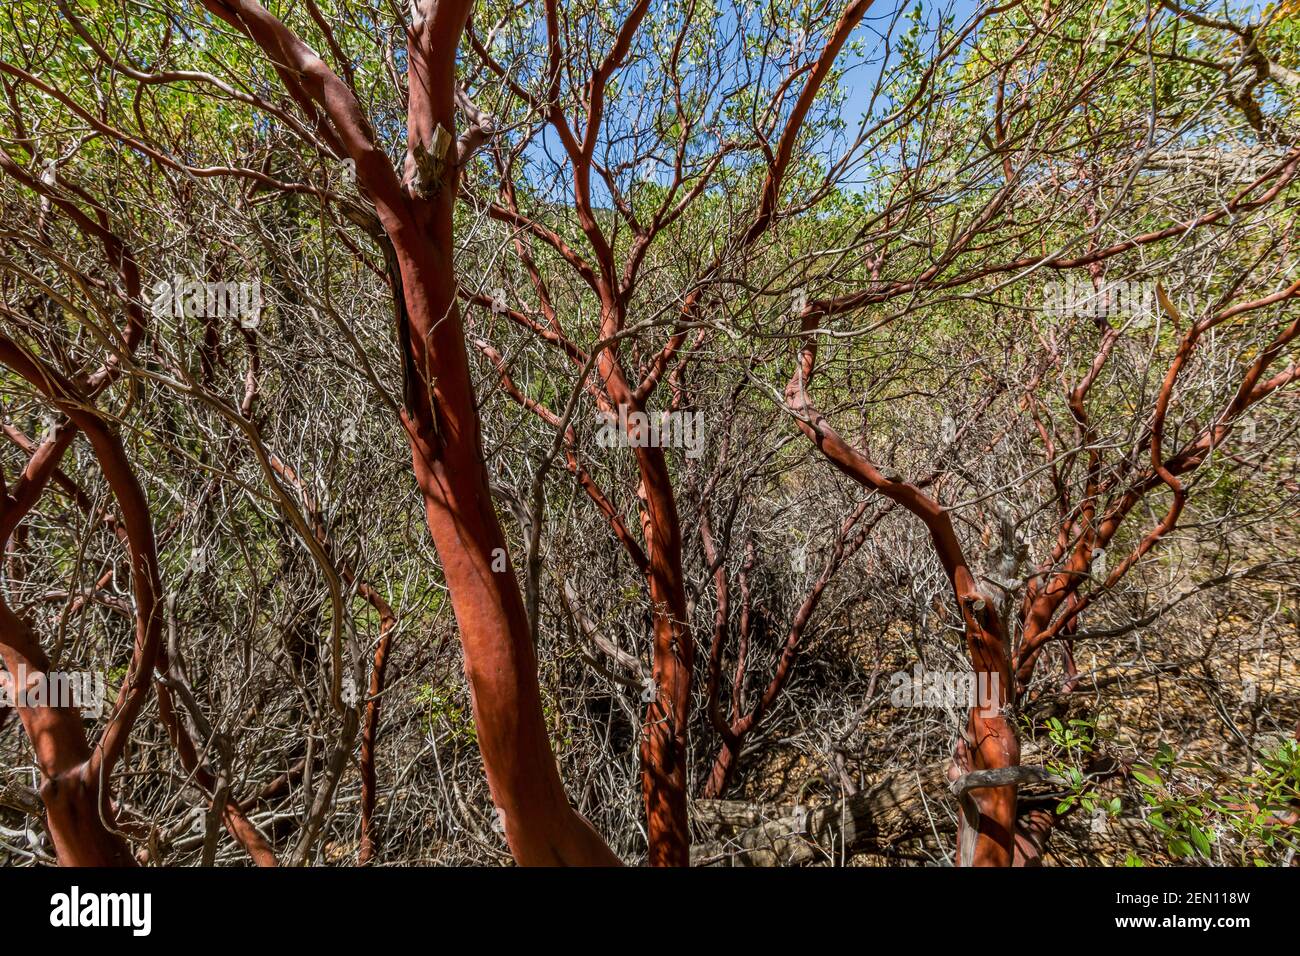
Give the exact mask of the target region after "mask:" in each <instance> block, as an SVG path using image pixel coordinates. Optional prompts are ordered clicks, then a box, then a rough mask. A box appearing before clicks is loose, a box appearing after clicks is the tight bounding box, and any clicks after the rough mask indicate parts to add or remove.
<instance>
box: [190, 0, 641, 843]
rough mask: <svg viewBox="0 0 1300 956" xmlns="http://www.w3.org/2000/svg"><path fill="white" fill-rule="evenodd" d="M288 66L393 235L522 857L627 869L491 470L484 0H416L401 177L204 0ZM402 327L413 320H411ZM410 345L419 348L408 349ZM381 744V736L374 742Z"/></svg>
mask: <svg viewBox="0 0 1300 956" xmlns="http://www.w3.org/2000/svg"><path fill="white" fill-rule="evenodd" d="M204 5H205V6H206V7H207V9H208V10H210V11H211V12H212V13H214V14H215V15H216V16H219V17H221V18H222V19H223V20H224V21H226V22H227V23H229V24H230V25H231V26H232V27H235V28H236V29H238V30H240V31H241V32H243V33H245V34H246V35H248V36H249V37H250V38H251V39H252V40H253V41H254V42H256V43H257V44H258V46H260V47H261V48H262V50H263V51H264V52H265V53H266V54H267V55H268V56H269V57H270V58H271V60H272V62H273V63H274V64H275V69H276V72H277V73H278V75H279V77H280V80H281V82H282V83H283V84H284V86H285V89H286V90H287V91H288V92H289V94H290V95H291V96H292V97H293V98H294V99H295V101H296V102H297V103H298V105H299V107H300V108H301V109H302V111H303V112H304V114H305V115H306V116H307V118H308V120H309V121H311V122H312V123H313V124H314V126H315V127H316V129H317V131H318V133H319V134H320V135H321V136H322V138H323V139H324V141H325V142H326V143H327V144H329V146H330V147H331V148H332V149H333V150H334V151H335V153H336V155H338V156H339V157H340V158H350V159H351V160H352V161H353V162H354V163H355V164H356V175H357V185H358V187H359V188H360V189H361V190H363V192H364V193H365V194H366V196H367V198H369V199H370V200H371V201H372V202H373V203H374V206H375V210H376V212H377V213H378V216H379V221H380V224H381V226H382V228H383V230H384V233H385V234H386V236H387V239H388V240H389V241H390V242H391V243H392V247H393V259H392V261H393V262H395V264H396V273H395V275H394V278H395V279H400V281H394V282H393V287H394V294H395V295H398V296H400V297H401V301H400V302H398V303H397V304H396V308H397V314H398V316H399V320H400V317H405V320H406V321H405V324H406V325H407V326H408V328H407V329H406V331H408V332H409V340H407V341H403V342H402V343H401V345H402V350H403V356H402V357H403V366H404V369H405V370H406V373H407V376H408V377H409V378H410V379H411V380H410V381H408V382H407V383H406V386H407V387H406V388H404V390H403V392H404V395H405V398H406V406H407V407H406V408H405V409H404V410H403V413H402V416H401V417H402V425H403V427H404V429H405V431H406V434H407V438H408V440H409V442H410V446H411V457H412V463H413V466H414V470H415V478H416V483H417V485H418V486H419V489H420V493H421V495H422V496H423V498H424V505H425V516H426V519H427V522H428V525H429V531H430V533H431V535H432V537H433V542H434V546H435V548H436V549H437V552H438V557H439V558H440V560H441V561H442V565H443V574H444V577H445V579H446V582H447V587H448V589H449V590H450V592H451V601H452V609H453V611H454V612H455V615H456V622H457V624H458V625H459V628H460V641H461V648H462V651H463V655H464V661H465V673H466V676H467V677H468V679H469V685H470V694H471V698H472V700H473V706H474V720H475V724H476V727H477V730H478V742H479V748H480V751H481V753H482V756H483V766H484V770H485V771H486V774H487V779H488V786H489V788H490V790H491V792H492V799H493V801H494V803H495V804H496V805H497V807H498V809H499V814H500V816H501V817H502V819H503V820H504V824H505V832H506V840H507V841H508V843H509V845H510V850H511V852H512V853H513V855H514V858H515V860H516V861H517V862H518V863H520V864H523V865H556V864H576V865H592V864H595V865H614V864H617V863H618V859H617V857H615V855H614V854H613V853H612V852H611V851H610V849H609V847H608V846H607V845H606V844H605V842H604V841H603V840H602V839H601V838H600V836H599V835H598V834H597V833H596V832H595V830H593V829H592V827H591V825H590V824H588V823H587V821H586V820H584V819H583V818H582V817H581V816H580V815H579V814H578V813H576V812H575V811H574V810H573V808H572V807H570V805H569V801H568V797H567V796H566V794H565V792H564V787H563V784H562V782H561V780H560V775H559V770H558V768H557V767H556V764H555V755H554V753H553V752H552V750H551V745H550V740H549V739H548V737H547V733H546V725H545V722H544V719H543V716H542V705H541V694H540V690H539V688H538V681H537V659H536V656H535V651H534V649H533V644H532V641H531V639H530V636H529V628H528V620H527V615H526V613H525V610H524V603H523V599H522V596H521V595H520V593H519V587H518V584H517V582H516V578H515V575H514V571H513V568H511V567H509V566H507V568H506V570H505V571H504V572H497V571H494V570H493V562H492V556H493V553H494V552H499V553H506V549H505V544H506V542H505V536H504V534H503V532H502V530H501V525H500V522H499V521H498V520H497V516H496V513H495V511H493V509H492V504H491V494H490V489H489V485H488V477H487V470H486V468H485V467H484V464H483V453H482V441H481V436H480V433H479V420H478V409H477V405H476V403H475V396H474V390H473V385H472V381H471V378H470V371H469V360H468V356H467V355H466V350H465V349H466V344H465V336H464V328H463V324H462V320H461V315H460V311H459V309H458V307H457V304H456V280H455V275H454V271H453V263H452V255H453V235H452V210H453V203H454V200H455V196H456V179H457V168H456V165H455V163H452V162H447V161H446V160H447V157H448V153H449V147H450V143H451V133H450V132H449V131H452V130H454V129H455V65H456V47H457V45H458V43H459V41H460V36H461V32H462V31H463V29H464V27H465V22H466V18H467V17H468V15H469V11H470V6H471V3H470V0H415V2H413V3H412V13H413V16H412V23H411V28H410V30H409V31H408V34H407V56H408V69H407V79H408V85H409V89H410V94H409V106H408V113H407V157H406V164H405V170H404V174H403V176H402V178H401V180H399V178H398V176H397V173H396V171H395V170H394V169H393V167H392V165H391V163H390V162H389V161H388V159H387V157H386V156H385V155H384V153H383V151H382V150H381V149H379V148H378V147H377V146H376V145H375V141H374V134H373V130H372V129H371V126H370V124H369V123H368V122H367V120H366V119H365V117H364V116H363V114H362V111H361V107H360V104H359V103H358V102H357V99H356V97H355V96H354V95H353V93H352V91H351V90H350V89H349V88H348V86H347V84H345V83H344V82H343V81H342V80H340V79H339V78H338V76H336V75H335V74H334V72H333V71H331V70H330V69H329V67H328V66H326V65H325V63H324V61H323V60H322V59H321V58H320V57H319V56H318V55H317V54H316V53H315V52H314V51H313V50H311V49H310V48H309V47H308V46H307V45H306V44H305V43H303V42H302V40H300V39H299V38H298V37H297V36H296V35H294V34H293V32H292V31H290V30H289V29H288V28H287V27H286V26H285V25H284V24H283V23H281V22H280V21H279V20H278V19H276V18H275V17H274V16H272V15H271V14H270V13H268V12H267V11H266V10H265V9H264V8H263V7H262V6H261V5H260V4H258V3H255V2H251V0H250V2H244V0H205V4H204ZM399 324H401V323H400V321H399ZM408 349H409V356H408V355H407V354H406V352H407V350H408ZM372 744H373V741H372Z"/></svg>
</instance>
